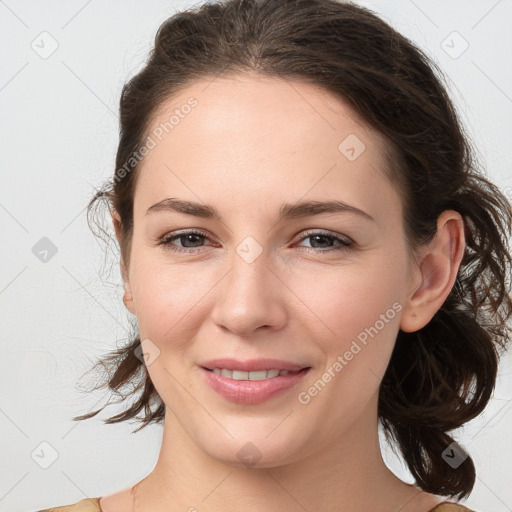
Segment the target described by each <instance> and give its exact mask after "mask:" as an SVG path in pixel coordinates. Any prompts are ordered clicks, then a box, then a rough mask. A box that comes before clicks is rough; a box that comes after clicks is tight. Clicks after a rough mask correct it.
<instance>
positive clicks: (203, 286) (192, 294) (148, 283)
mask: <svg viewBox="0 0 512 512" xmlns="http://www.w3.org/2000/svg"><path fill="white" fill-rule="evenodd" d="M153 251H154V249H153ZM134 256H135V255H134ZM133 261H134V262H135V261H137V264H136V266H135V267H134V268H133V270H132V273H131V277H130V284H131V290H132V295H133V300H134V304H135V308H136V312H137V323H138V327H139V332H140V335H141V338H142V339H144V338H150V339H154V340H155V342H156V343H162V342H164V341H165V340H170V339H172V340H173V342H176V343H178V345H179V340H181V339H183V340H186V338H187V334H188V335H191V333H189V331H190V330H191V329H197V328H199V326H198V321H199V318H200V316H201V315H202V314H203V312H204V311H203V310H204V307H205V304H206V302H207V301H206V300H205V299H206V297H207V296H208V292H209V291H211V290H212V288H214V285H215V282H216V280H215V279H214V277H215V276H213V275H212V273H211V272H208V271H205V270H201V269H200V264H197V266H194V265H191V266H188V267H187V266H185V265H179V264H176V263H170V262H169V261H165V259H164V258H161V257H155V255H154V254H147V253H146V254H144V252H143V251H140V253H139V254H138V255H136V256H135V257H134V258H133Z"/></svg>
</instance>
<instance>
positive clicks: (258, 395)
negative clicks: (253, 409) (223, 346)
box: [201, 359, 311, 405]
mask: <svg viewBox="0 0 512 512" xmlns="http://www.w3.org/2000/svg"><path fill="white" fill-rule="evenodd" d="M201 369H202V370H201V371H202V374H203V375H204V378H205V381H206V383H207V384H208V386H209V387H210V389H212V390H213V391H214V392H215V393H217V394H218V395H220V396H222V397H223V398H224V399H226V400H228V401H229V402H234V403H237V404H241V405H242V404H243V405H257V404H261V403H263V402H266V401H267V400H270V399H271V398H273V397H276V396H277V395H280V394H282V393H284V392H285V391H287V390H290V389H292V388H293V387H295V386H296V385H298V384H299V383H300V382H301V381H302V379H304V377H305V376H306V375H307V374H308V373H309V370H310V369H311V367H309V366H303V365H300V364H296V363H292V362H290V361H282V360H278V359H253V360H248V361H237V360H235V359H214V360H211V361H206V362H205V363H203V365H202V366H201ZM276 372H277V374H276ZM246 377H247V378H246ZM251 377H255V378H251Z"/></svg>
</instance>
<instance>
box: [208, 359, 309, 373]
mask: <svg viewBox="0 0 512 512" xmlns="http://www.w3.org/2000/svg"><path fill="white" fill-rule="evenodd" d="M201 366H202V367H203V368H206V369H208V370H213V369H214V368H224V369H226V370H241V371H243V372H257V371H262V370H288V371H290V372H297V371H299V370H302V369H303V368H309V367H308V366H305V365H301V364H296V363H292V362H290V361H282V360H280V359H248V360H247V361H237V360H236V359H231V358H222V359H211V360H210V361H206V362H204V363H202V364H201Z"/></svg>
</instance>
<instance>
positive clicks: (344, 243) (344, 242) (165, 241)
mask: <svg viewBox="0 0 512 512" xmlns="http://www.w3.org/2000/svg"><path fill="white" fill-rule="evenodd" d="M188 235H199V236H201V237H204V238H208V236H207V235H206V234H205V233H203V232H201V231H197V230H190V231H182V232H180V233H178V234H174V233H168V234H166V235H165V236H163V237H162V238H160V239H158V245H162V246H164V248H165V249H169V250H171V251H173V252H182V253H183V252H184V253H193V252H197V251H196V248H192V247H181V248H180V247H177V246H174V245H172V244H171V242H172V241H173V240H176V239H180V238H184V237H186V236H188ZM314 236H321V237H324V238H329V239H332V240H334V241H338V242H341V243H340V244H339V245H337V246H335V247H331V248H328V249H315V248H314V247H303V249H306V250H308V251H313V252H316V253H319V252H320V253H324V252H332V251H347V250H349V249H350V248H351V247H352V245H353V244H352V242H351V241H350V240H349V239H348V238H340V237H337V236H334V235H332V234H331V233H329V232H328V231H318V230H317V231H307V232H306V233H305V235H304V236H303V237H302V238H301V239H300V240H299V242H302V241H304V240H306V239H307V238H311V237H314Z"/></svg>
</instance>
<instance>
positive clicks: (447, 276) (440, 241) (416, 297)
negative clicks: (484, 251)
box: [400, 210, 465, 332]
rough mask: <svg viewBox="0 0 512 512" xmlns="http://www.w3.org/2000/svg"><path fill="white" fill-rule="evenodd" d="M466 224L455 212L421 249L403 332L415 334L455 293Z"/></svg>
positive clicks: (442, 217)
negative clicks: (453, 290)
mask: <svg viewBox="0 0 512 512" xmlns="http://www.w3.org/2000/svg"><path fill="white" fill-rule="evenodd" d="M464 248H465V238H464V220H463V219H462V216H461V215H460V214H459V213H458V212H456V211H453V210H446V211H444V212H443V213H442V214H441V215H440V216H439V217H438V219H437V232H436V235H435V236H434V238H433V239H432V240H431V241H430V242H429V244H428V245H426V246H425V247H423V248H421V256H420V261H419V262H417V263H415V265H416V266H417V268H415V270H414V274H415V278H414V284H413V287H412V290H411V294H410V295H409V296H408V298H407V301H406V304H405V307H404V311H403V313H402V316H401V319H400V329H401V330H402V331H404V332H414V331H417V330H419V329H421V328H422V327H424V326H425V325H427V324H428V322H430V320H431V319H432V317H433V316H434V315H435V313H436V312H437V311H438V310H439V309H440V308H441V306H442V305H443V303H444V301H445V300H446V298H447V297H448V295H449V294H450V292H451V291H452V288H453V285H454V284H455V280H456V278H457V272H458V270H459V266H460V263H461V261H462V257H463V255H464Z"/></svg>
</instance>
